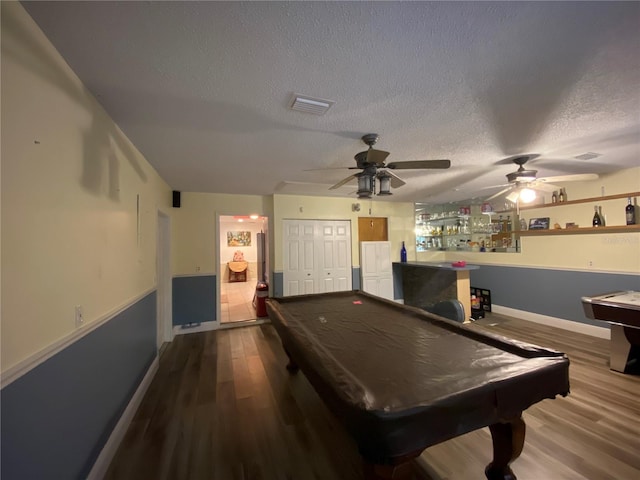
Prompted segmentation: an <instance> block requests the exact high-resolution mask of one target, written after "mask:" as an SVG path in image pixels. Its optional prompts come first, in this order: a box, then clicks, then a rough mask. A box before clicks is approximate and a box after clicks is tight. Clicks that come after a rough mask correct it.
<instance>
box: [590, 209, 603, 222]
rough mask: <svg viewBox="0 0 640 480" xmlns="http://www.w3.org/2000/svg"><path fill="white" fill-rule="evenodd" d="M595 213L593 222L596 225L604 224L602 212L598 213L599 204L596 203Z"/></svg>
mask: <svg viewBox="0 0 640 480" xmlns="http://www.w3.org/2000/svg"><path fill="white" fill-rule="evenodd" d="M594 210H595V213H594V214H593V221H592V222H591V224H592V225H593V226H594V227H601V226H602V219H601V218H600V214H599V213H598V206H597V205H596V206H595V207H594Z"/></svg>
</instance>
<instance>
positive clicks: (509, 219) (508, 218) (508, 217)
mask: <svg viewBox="0 0 640 480" xmlns="http://www.w3.org/2000/svg"><path fill="white" fill-rule="evenodd" d="M510 231H511V215H507V232H510Z"/></svg>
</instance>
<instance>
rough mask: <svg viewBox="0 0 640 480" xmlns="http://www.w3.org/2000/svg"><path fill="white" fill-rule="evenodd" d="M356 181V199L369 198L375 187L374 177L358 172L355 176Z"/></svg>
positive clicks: (367, 173)
mask: <svg viewBox="0 0 640 480" xmlns="http://www.w3.org/2000/svg"><path fill="white" fill-rule="evenodd" d="M356 178H357V179H358V192H357V193H358V198H371V195H373V192H374V187H375V176H374V175H371V174H370V173H369V172H366V171H365V172H360V173H358V174H356Z"/></svg>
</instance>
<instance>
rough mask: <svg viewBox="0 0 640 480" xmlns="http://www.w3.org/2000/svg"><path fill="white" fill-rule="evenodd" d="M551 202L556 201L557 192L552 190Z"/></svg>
mask: <svg viewBox="0 0 640 480" xmlns="http://www.w3.org/2000/svg"><path fill="white" fill-rule="evenodd" d="M551 203H558V192H557V191H555V190H554V191H553V195H551Z"/></svg>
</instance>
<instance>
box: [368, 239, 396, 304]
mask: <svg viewBox="0 0 640 480" xmlns="http://www.w3.org/2000/svg"><path fill="white" fill-rule="evenodd" d="M360 271H361V275H362V290H363V291H365V292H367V293H371V294H372V295H377V296H379V297H383V298H387V299H389V300H393V268H392V262H391V244H390V243H389V242H360Z"/></svg>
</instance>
